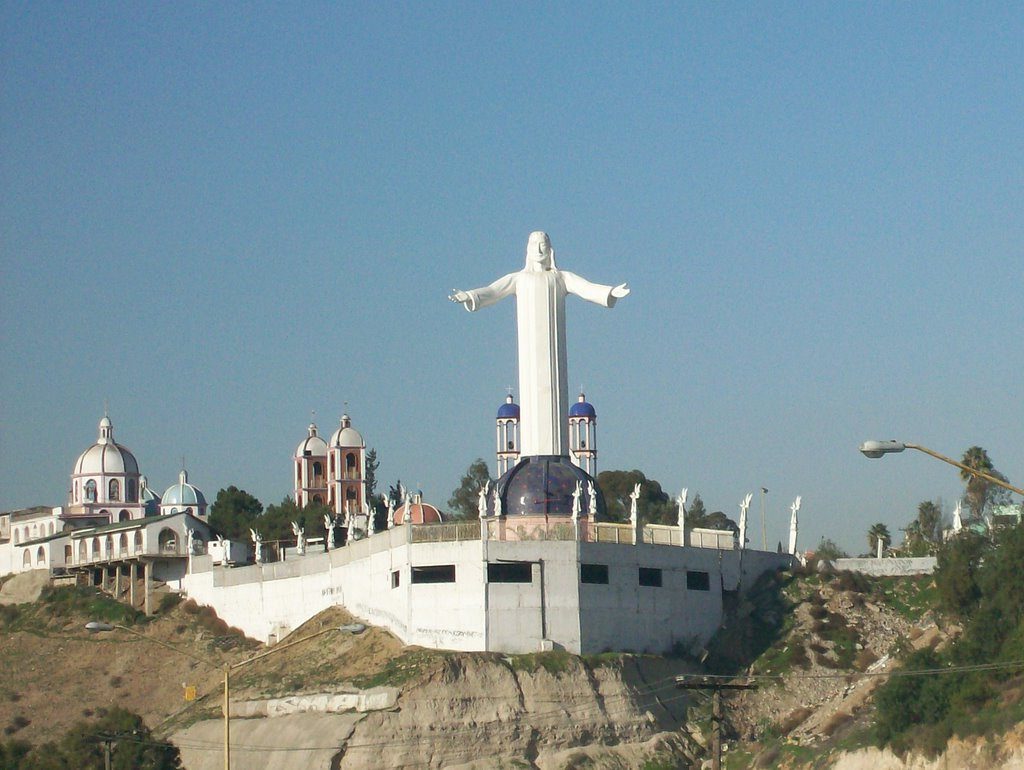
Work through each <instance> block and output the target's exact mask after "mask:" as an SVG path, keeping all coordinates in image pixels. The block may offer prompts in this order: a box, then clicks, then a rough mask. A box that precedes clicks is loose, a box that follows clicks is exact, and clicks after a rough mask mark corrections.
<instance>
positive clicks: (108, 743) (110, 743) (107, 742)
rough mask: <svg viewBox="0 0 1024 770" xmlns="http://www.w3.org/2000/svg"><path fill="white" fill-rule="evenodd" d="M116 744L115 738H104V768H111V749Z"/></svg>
mask: <svg viewBox="0 0 1024 770" xmlns="http://www.w3.org/2000/svg"><path fill="white" fill-rule="evenodd" d="M113 746H114V739H113V738H104V739H103V768H104V770H110V750H111V749H112V748H113Z"/></svg>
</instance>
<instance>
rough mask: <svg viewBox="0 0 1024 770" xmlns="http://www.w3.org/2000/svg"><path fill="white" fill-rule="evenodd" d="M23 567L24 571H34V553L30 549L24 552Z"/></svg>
mask: <svg viewBox="0 0 1024 770" xmlns="http://www.w3.org/2000/svg"><path fill="white" fill-rule="evenodd" d="M21 566H22V567H23V568H24V569H32V552H31V551H30V550H29V549H28V548H26V549H25V550H24V551H22V557H21Z"/></svg>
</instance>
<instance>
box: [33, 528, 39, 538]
mask: <svg viewBox="0 0 1024 770" xmlns="http://www.w3.org/2000/svg"><path fill="white" fill-rule="evenodd" d="M37 537H39V525H38V524H33V525H32V539H33V540H35V539H36V538H37Z"/></svg>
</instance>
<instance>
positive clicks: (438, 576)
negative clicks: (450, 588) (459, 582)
mask: <svg viewBox="0 0 1024 770" xmlns="http://www.w3.org/2000/svg"><path fill="white" fill-rule="evenodd" d="M411 572H412V574H411V576H410V581H409V582H411V583H454V582H455V565H454V564H432V565H430V566H429V567H413V568H412V570H411Z"/></svg>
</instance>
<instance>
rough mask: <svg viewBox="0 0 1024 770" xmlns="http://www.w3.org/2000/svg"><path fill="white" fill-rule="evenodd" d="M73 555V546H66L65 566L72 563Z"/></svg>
mask: <svg viewBox="0 0 1024 770" xmlns="http://www.w3.org/2000/svg"><path fill="white" fill-rule="evenodd" d="M72 553H73V552H72V550H71V546H70V545H66V546H64V563H65V564H70V563H71V554H72Z"/></svg>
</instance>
